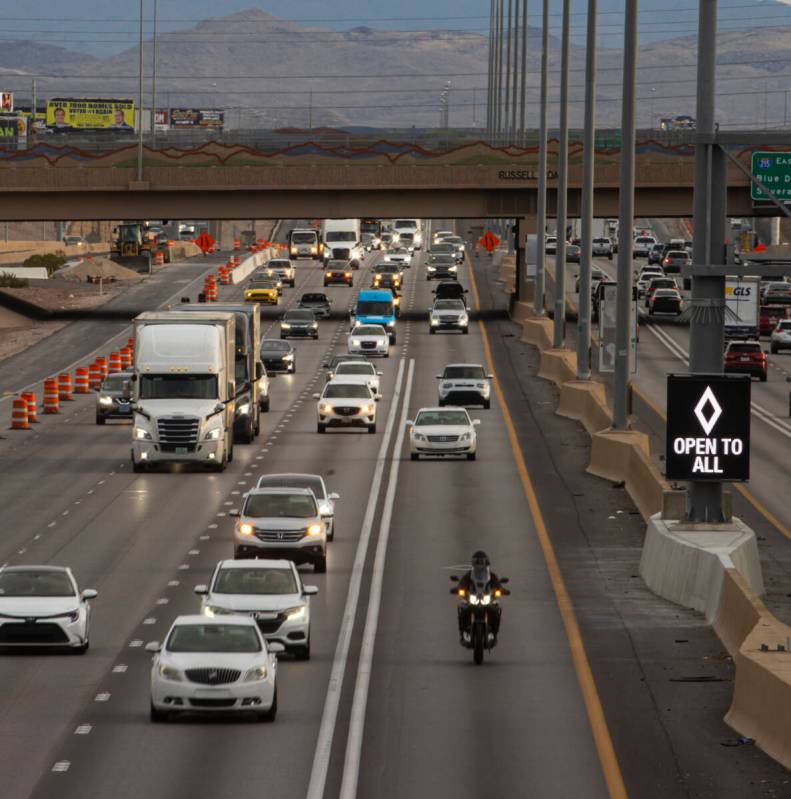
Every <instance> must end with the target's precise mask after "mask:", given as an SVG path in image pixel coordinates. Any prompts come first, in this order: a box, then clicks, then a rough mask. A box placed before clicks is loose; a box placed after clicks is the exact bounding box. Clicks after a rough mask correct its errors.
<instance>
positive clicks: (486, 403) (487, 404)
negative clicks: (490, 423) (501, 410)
mask: <svg viewBox="0 0 791 799" xmlns="http://www.w3.org/2000/svg"><path fill="white" fill-rule="evenodd" d="M491 407H492V401H491V400H488V399H487V400H484V401H483V408H484V410H486V411H488V410H489V408H491Z"/></svg>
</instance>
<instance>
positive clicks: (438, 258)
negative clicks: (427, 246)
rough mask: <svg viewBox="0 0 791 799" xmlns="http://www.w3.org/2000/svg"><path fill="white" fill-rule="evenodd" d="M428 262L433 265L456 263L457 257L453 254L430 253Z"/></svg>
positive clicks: (451, 264) (452, 264)
mask: <svg viewBox="0 0 791 799" xmlns="http://www.w3.org/2000/svg"><path fill="white" fill-rule="evenodd" d="M428 262H429V264H430V265H431V266H455V265H456V259H455V258H454V257H453V256H452V255H429V257H428Z"/></svg>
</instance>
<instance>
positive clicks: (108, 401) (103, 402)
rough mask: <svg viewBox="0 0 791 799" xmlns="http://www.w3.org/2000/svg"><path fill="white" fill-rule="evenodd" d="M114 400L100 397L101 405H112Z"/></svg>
mask: <svg viewBox="0 0 791 799" xmlns="http://www.w3.org/2000/svg"><path fill="white" fill-rule="evenodd" d="M112 404H113V398H112V397H99V405H112Z"/></svg>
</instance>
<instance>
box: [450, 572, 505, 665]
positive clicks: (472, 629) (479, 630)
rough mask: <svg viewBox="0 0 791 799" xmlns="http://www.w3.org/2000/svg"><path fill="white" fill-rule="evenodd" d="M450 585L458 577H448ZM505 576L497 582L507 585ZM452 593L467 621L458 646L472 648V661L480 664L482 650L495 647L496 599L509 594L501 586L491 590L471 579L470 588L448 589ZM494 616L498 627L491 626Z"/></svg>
mask: <svg viewBox="0 0 791 799" xmlns="http://www.w3.org/2000/svg"><path fill="white" fill-rule="evenodd" d="M450 579H451V581H452V582H454V583H457V582H459V578H458V576H457V575H455V574H453V575H451V576H450ZM507 582H508V578H507V577H501V578H500V583H501V584H503V583H507ZM450 592H451V594H453V595H454V596H457V597H458V598H459V599H460V600H461V601H462V610H461V611H460V612H461V613H463V614H464V615H465V617H466V619H467V624H466V626H465V629H464V630H462V635H461V645H462V646H463V647H465V648H466V649H472V659H473V661H474V662H475V664H476V665H477V666H480V665H481V663H483V656H484V651H489V652H491V651H492V649H494V647H495V646H497V638H496V636H495V634H494V632H492V627H493V626H494V627H495V630H497V629H498V628H499V617H500V603H499V599H500V598H501V597H503V596H508V595H509V594H510V593H511V592H510V591H509V590H508V589H507V588H503V587H502V586H501V585H500V586H498V587H496V588H493V587H492V584H491V582H490V581H488V580H486V581H476V580H475V579H474V578H473V580H472V583H471V586H470V589H469V590H467V589H465V588H462V587H461V586H459V587H458V588H451V590H450ZM495 613H496V614H497V622H498V624H496V625H493V624H492V621H493V615H494V614H495Z"/></svg>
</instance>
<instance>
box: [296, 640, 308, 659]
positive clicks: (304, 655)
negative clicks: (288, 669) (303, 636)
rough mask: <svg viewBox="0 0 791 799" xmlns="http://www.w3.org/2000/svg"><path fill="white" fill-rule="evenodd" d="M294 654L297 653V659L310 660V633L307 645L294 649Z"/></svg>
mask: <svg viewBox="0 0 791 799" xmlns="http://www.w3.org/2000/svg"><path fill="white" fill-rule="evenodd" d="M294 655H296V658H297V660H310V633H308V642H307V643H306V644H305V646H301V647H299V649H296V650H294Z"/></svg>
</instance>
